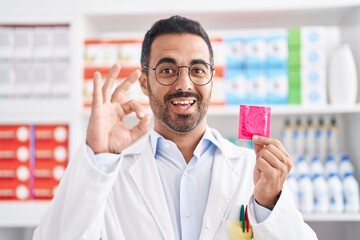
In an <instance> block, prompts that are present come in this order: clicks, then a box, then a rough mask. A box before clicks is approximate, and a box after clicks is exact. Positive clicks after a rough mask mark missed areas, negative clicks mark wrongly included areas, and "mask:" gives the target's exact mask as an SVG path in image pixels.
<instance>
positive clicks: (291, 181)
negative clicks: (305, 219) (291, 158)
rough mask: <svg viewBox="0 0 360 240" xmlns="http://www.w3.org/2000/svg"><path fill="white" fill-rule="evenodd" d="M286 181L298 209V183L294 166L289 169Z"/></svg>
mask: <svg viewBox="0 0 360 240" xmlns="http://www.w3.org/2000/svg"><path fill="white" fill-rule="evenodd" d="M287 183H288V185H289V188H290V190H291V192H292V195H293V197H294V201H295V205H296V207H297V209H300V203H299V184H298V181H297V180H296V175H295V170H294V168H292V169H291V171H290V173H289V175H288V177H287Z"/></svg>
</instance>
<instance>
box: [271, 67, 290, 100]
mask: <svg viewBox="0 0 360 240" xmlns="http://www.w3.org/2000/svg"><path fill="white" fill-rule="evenodd" d="M267 93H268V94H267V102H268V103H269V104H287V103H288V98H289V76H288V70H287V68H269V69H267Z"/></svg>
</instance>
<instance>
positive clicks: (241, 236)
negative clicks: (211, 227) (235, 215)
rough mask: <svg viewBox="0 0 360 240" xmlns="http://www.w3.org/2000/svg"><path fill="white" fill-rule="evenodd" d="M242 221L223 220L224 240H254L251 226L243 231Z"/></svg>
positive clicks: (222, 237)
mask: <svg viewBox="0 0 360 240" xmlns="http://www.w3.org/2000/svg"><path fill="white" fill-rule="evenodd" d="M242 223H243V222H241V221H237V220H223V221H222V227H221V239H222V240H252V239H253V232H252V228H251V226H250V227H249V228H248V229H246V228H245V230H244V231H243V227H242Z"/></svg>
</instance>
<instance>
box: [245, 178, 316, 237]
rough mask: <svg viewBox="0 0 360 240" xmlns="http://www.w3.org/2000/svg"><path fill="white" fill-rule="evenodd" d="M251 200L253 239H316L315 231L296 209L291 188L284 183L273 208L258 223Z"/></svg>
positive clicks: (250, 215) (250, 216)
mask: <svg viewBox="0 0 360 240" xmlns="http://www.w3.org/2000/svg"><path fill="white" fill-rule="evenodd" d="M251 202H252V201H251V200H250V208H249V210H250V214H249V218H250V222H251V225H252V229H253V233H254V240H267V239H274V240H275V239H277V240H281V239H292V240H303V239H306V240H315V239H317V236H316V234H315V232H314V231H313V230H312V229H311V228H310V226H309V225H308V224H307V223H305V222H304V219H303V216H302V214H301V213H300V212H299V211H298V210H297V208H296V206H295V202H294V199H293V196H292V195H291V190H290V188H289V187H288V185H287V184H286V183H285V184H284V187H283V190H282V193H281V195H280V198H279V199H278V201H277V203H276V205H275V207H274V209H273V210H272V211H271V213H270V215H269V216H268V217H267V218H266V219H265V220H264V221H262V222H260V223H258V222H257V221H256V218H255V212H254V206H253V204H251Z"/></svg>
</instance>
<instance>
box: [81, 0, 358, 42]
mask: <svg viewBox="0 0 360 240" xmlns="http://www.w3.org/2000/svg"><path fill="white" fill-rule="evenodd" d="M185 2H186V1H185ZM135 6H136V7H135ZM359 6H360V1H358V0H350V1H349V0H345V1H323V0H321V1H300V2H298V1H296V2H295V1H251V2H250V1H246V2H244V1H221V2H220V1H208V2H206V3H204V2H203V1H195V2H194V1H191V3H190V4H186V3H184V2H177V3H176V2H175V3H172V4H164V3H159V4H156V3H154V2H144V3H142V4H138V3H137V2H136V1H135V2H129V3H128V4H126V5H124V4H122V3H121V2H114V4H107V5H106V4H102V5H101V6H99V5H97V4H93V5H92V4H87V5H86V6H85V9H84V14H85V19H86V26H87V32H86V34H87V36H88V37H91V36H92V35H95V36H98V35H99V34H103V33H109V32H143V33H144V31H146V30H147V29H149V28H150V26H151V24H152V23H154V22H155V21H156V20H158V19H160V18H165V17H169V16H171V15H182V16H185V17H189V18H191V19H195V20H197V21H200V22H201V23H202V25H203V26H204V27H205V28H206V29H207V30H208V31H209V32H210V31H213V30H215V31H216V30H229V29H231V30H234V29H239V28H245V29H246V28H268V27H271V28H274V27H294V26H303V25H338V24H340V23H342V22H343V21H344V19H346V17H347V16H349V15H351V14H352V13H353V12H354V11H355V9H356V8H358V7H359ZM260 16H261V17H260ZM129 19H134V21H131V24H129ZM114 22H116V23H117V24H109V23H114Z"/></svg>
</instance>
